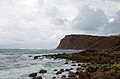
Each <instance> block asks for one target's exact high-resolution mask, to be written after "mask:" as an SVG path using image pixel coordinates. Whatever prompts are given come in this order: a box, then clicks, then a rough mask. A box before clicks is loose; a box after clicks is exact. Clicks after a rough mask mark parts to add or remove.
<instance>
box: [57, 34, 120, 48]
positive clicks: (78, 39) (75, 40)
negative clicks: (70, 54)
mask: <svg viewBox="0 0 120 79" xmlns="http://www.w3.org/2000/svg"><path fill="white" fill-rule="evenodd" d="M117 46H120V36H119V35H111V36H92V35H77V34H76V35H66V36H65V37H64V38H63V39H62V40H61V41H60V44H59V45H58V47H57V49H111V48H115V47H117Z"/></svg>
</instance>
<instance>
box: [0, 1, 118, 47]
mask: <svg viewBox="0 0 120 79" xmlns="http://www.w3.org/2000/svg"><path fill="white" fill-rule="evenodd" d="M119 33H120V0H0V48H56V47H57V45H58V44H59V41H60V39H61V38H63V37H64V36H65V35H67V34H93V35H111V34H119Z"/></svg>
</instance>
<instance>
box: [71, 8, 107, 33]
mask: <svg viewBox="0 0 120 79" xmlns="http://www.w3.org/2000/svg"><path fill="white" fill-rule="evenodd" d="M106 21H107V19H106V16H105V14H104V11H103V10H99V9H96V10H94V9H91V8H89V7H88V6H84V7H82V9H81V10H80V11H79V13H78V15H77V16H76V18H75V19H74V20H73V28H75V29H79V30H82V31H86V32H96V31H99V28H100V27H102V26H104V24H105V23H106Z"/></svg>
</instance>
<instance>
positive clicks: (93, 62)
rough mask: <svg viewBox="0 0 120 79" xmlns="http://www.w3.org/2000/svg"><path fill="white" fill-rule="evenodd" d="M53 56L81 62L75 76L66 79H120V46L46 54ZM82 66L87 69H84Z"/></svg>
mask: <svg viewBox="0 0 120 79" xmlns="http://www.w3.org/2000/svg"><path fill="white" fill-rule="evenodd" d="M46 57H51V58H54V59H56V58H63V59H66V60H72V61H75V62H78V63H79V62H85V63H90V64H79V66H80V67H78V68H77V69H76V72H75V73H74V76H69V75H71V73H69V75H68V78H66V79H120V47H117V48H114V49H111V50H86V51H82V52H79V53H70V54H67V53H64V54H54V55H46ZM82 68H84V69H85V71H84V72H83V71H82Z"/></svg>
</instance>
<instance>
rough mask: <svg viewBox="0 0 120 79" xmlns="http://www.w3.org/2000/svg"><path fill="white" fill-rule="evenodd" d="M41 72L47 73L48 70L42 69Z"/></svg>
mask: <svg viewBox="0 0 120 79" xmlns="http://www.w3.org/2000/svg"><path fill="white" fill-rule="evenodd" d="M39 73H47V70H43V69H42V70H40V71H39Z"/></svg>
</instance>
